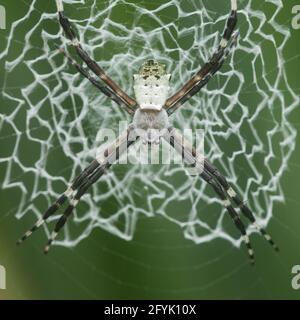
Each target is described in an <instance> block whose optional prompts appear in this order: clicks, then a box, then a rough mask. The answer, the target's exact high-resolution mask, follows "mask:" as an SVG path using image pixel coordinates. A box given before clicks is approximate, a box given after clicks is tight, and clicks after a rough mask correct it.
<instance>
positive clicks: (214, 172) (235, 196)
mask: <svg viewBox="0 0 300 320" xmlns="http://www.w3.org/2000/svg"><path fill="white" fill-rule="evenodd" d="M204 167H205V168H206V169H207V170H208V171H209V172H210V174H212V176H213V177H215V179H216V180H217V181H218V182H219V183H220V185H221V186H222V188H223V189H224V190H225V192H226V194H227V196H228V197H229V198H230V199H231V200H232V201H233V202H234V203H235V204H236V205H237V206H238V208H239V209H240V210H241V212H242V214H243V215H244V216H245V217H246V218H247V219H248V220H249V221H250V222H251V223H252V224H253V225H254V226H255V228H256V229H257V230H258V231H259V232H260V233H261V234H262V236H263V237H264V238H265V239H266V240H267V241H268V242H269V244H270V245H271V246H272V247H273V248H274V250H275V251H279V248H278V246H277V245H276V244H275V242H274V240H273V239H272V237H271V235H270V234H268V233H267V231H266V230H265V229H264V228H262V227H261V226H260V225H259V224H258V223H257V222H256V219H255V217H254V215H253V213H252V211H251V210H250V209H249V207H248V206H247V205H246V204H245V202H244V201H242V199H241V198H240V197H239V195H238V194H237V193H236V192H235V191H234V189H233V188H232V186H231V185H230V184H229V182H228V181H227V179H226V178H225V177H224V176H223V175H222V174H221V173H220V172H219V170H218V169H217V168H216V167H215V166H213V165H212V164H211V163H210V162H209V161H208V160H207V159H205V162H204Z"/></svg>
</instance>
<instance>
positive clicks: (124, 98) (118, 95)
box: [56, 0, 137, 113]
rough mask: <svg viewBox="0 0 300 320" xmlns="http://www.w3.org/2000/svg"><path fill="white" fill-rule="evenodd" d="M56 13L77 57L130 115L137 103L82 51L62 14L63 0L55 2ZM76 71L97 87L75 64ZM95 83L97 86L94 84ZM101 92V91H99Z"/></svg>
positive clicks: (70, 26) (68, 22)
mask: <svg viewBox="0 0 300 320" xmlns="http://www.w3.org/2000/svg"><path fill="white" fill-rule="evenodd" d="M56 6H57V12H58V19H59V23H60V25H61V27H62V28H63V30H64V32H65V34H66V36H67V37H68V38H69V39H70V40H71V44H72V46H73V47H74V48H75V50H76V53H77V55H78V56H79V58H80V59H81V60H83V61H84V62H85V64H86V65H87V67H88V68H89V69H90V70H91V71H92V72H93V73H94V74H95V75H96V76H97V77H98V78H99V79H100V80H101V81H103V82H104V83H105V84H106V85H107V86H108V88H107V89H104V90H105V91H106V92H109V94H110V95H111V93H113V96H114V97H115V100H116V99H118V100H119V101H121V102H122V103H123V104H125V105H126V107H127V109H128V110H129V111H130V113H133V111H134V110H135V109H136V106H137V103H136V101H135V100H134V99H133V98H131V97H130V96H129V95H127V94H126V93H125V92H124V91H123V90H122V89H121V88H120V87H119V86H118V85H117V84H116V83H115V82H114V81H113V80H112V79H111V78H110V77H109V76H108V75H107V74H106V73H105V72H104V70H103V69H102V68H101V67H100V66H99V65H98V63H97V62H96V61H95V60H93V59H92V58H91V57H90V56H89V54H88V53H87V52H86V51H85V50H84V49H83V47H82V45H81V44H80V42H79V39H78V38H77V36H76V33H75V31H74V29H73V27H72V25H71V23H70V21H69V19H68V18H67V17H66V16H65V13H64V5H63V0H56ZM72 64H74V63H72ZM74 66H75V67H76V69H77V70H78V71H79V72H80V73H81V74H82V75H84V76H85V77H86V78H88V79H89V80H90V81H91V82H93V84H94V85H95V86H96V87H97V86H98V87H99V84H98V83H97V81H93V78H92V77H91V76H89V75H88V74H87V73H86V72H85V71H82V68H81V67H80V66H78V65H76V64H74ZM95 83H97V84H95ZM100 90H101V91H102V92H103V89H100Z"/></svg>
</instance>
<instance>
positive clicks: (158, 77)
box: [133, 60, 171, 111]
mask: <svg viewBox="0 0 300 320" xmlns="http://www.w3.org/2000/svg"><path fill="white" fill-rule="evenodd" d="M133 77H134V87H133V88H134V93H135V97H136V101H137V103H138V105H139V107H140V108H141V109H142V110H156V111H160V110H161V109H162V108H163V106H164V105H165V102H166V101H167V99H168V93H169V80H170V78H171V75H170V74H167V73H166V66H165V65H164V64H161V63H159V62H157V61H154V60H148V61H147V62H145V63H144V64H143V65H142V67H141V68H140V70H139V73H138V74H135V75H134V76H133Z"/></svg>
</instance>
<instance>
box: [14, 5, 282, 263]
mask: <svg viewBox="0 0 300 320" xmlns="http://www.w3.org/2000/svg"><path fill="white" fill-rule="evenodd" d="M230 2H231V12H230V15H229V17H228V19H227V22H226V27H225V30H224V33H223V36H222V39H221V41H220V44H219V46H218V48H217V49H216V51H215V52H214V54H213V55H212V57H211V58H210V60H209V61H208V62H206V63H205V64H204V65H203V66H202V68H200V70H199V71H198V72H197V73H196V74H194V75H193V77H192V78H191V79H190V80H188V81H187V82H186V83H185V84H184V85H183V86H182V88H180V89H179V90H178V91H177V92H176V93H175V94H173V95H172V96H171V97H168V91H169V80H170V78H171V75H170V74H167V73H166V67H165V65H163V64H161V63H159V62H156V61H154V60H149V61H147V62H145V63H144V64H143V65H142V67H141V68H140V70H139V73H138V74H135V75H134V92H135V96H136V100H135V99H133V98H131V97H130V96H129V95H128V94H126V92H124V91H123V90H122V89H121V88H120V87H119V86H118V85H117V84H116V83H115V82H114V81H113V80H112V79H111V78H109V77H108V75H107V74H106V73H105V72H104V70H103V69H102V68H101V67H100V66H99V64H98V63H97V62H96V61H95V60H93V59H92V58H91V57H90V56H89V54H88V53H87V52H86V51H85V50H84V49H83V47H82V45H81V44H80V42H79V40H78V39H77V38H76V35H75V32H74V29H73V28H72V27H71V24H70V22H69V20H68V18H67V17H66V16H65V14H64V6H63V1H62V0H56V3H57V11H58V17H59V22H60V24H61V26H62V28H63V29H64V31H65V33H66V35H67V37H68V38H69V39H70V40H71V44H72V46H73V47H74V48H75V50H76V53H77V55H78V57H79V58H80V59H82V60H83V61H84V62H85V64H86V65H87V67H88V68H89V69H90V71H91V72H92V73H93V74H94V75H92V74H91V73H90V72H89V71H88V70H87V69H85V68H84V67H82V66H81V65H80V64H78V63H77V62H76V61H75V60H74V59H73V58H71V57H70V56H69V55H68V54H66V52H65V51H64V50H63V49H61V50H60V51H61V52H63V53H64V54H65V55H66V57H67V59H68V61H69V62H70V63H71V64H72V65H73V66H74V67H75V68H76V69H77V71H78V72H79V73H81V74H82V75H83V76H84V77H85V78H87V79H88V80H89V81H90V82H91V83H92V84H93V85H94V86H95V87H96V88H97V89H99V90H100V91H101V92H102V93H104V94H105V95H106V96H108V97H109V98H111V99H112V100H113V101H115V102H116V103H117V104H118V105H120V106H123V107H125V110H126V111H127V112H128V113H129V114H130V115H133V123H132V124H131V125H130V126H129V127H128V129H127V130H126V131H125V132H124V133H122V134H121V135H120V136H119V137H118V138H117V139H116V140H115V141H114V142H113V143H111V145H110V146H109V147H108V148H107V149H106V150H105V151H104V152H102V153H101V154H100V155H97V157H96V158H95V159H94V160H93V161H92V162H91V163H90V165H89V166H87V167H86V168H85V169H84V170H83V171H82V172H81V173H80V174H79V175H78V176H77V177H76V178H75V179H74V180H73V182H72V183H71V184H70V185H69V187H68V188H67V190H66V191H65V192H64V193H63V194H62V195H61V196H60V197H59V198H58V199H57V200H56V201H55V202H54V203H53V204H52V205H51V206H50V207H49V208H48V210H47V211H46V212H45V213H44V215H43V216H42V218H41V219H40V220H38V221H37V222H36V224H35V225H34V226H33V227H32V228H31V229H30V230H28V231H27V232H26V233H25V234H24V236H23V237H22V238H21V239H20V240H19V241H18V243H21V242H23V241H24V240H25V239H27V238H28V237H29V236H30V235H31V234H32V233H33V232H34V231H35V230H37V229H38V228H39V227H40V226H41V225H42V224H43V223H44V222H45V221H46V220H47V219H48V218H49V217H51V216H53V215H54V214H55V213H56V212H57V210H58V209H59V208H60V207H61V206H63V205H64V204H65V202H68V203H69V205H68V206H67V207H66V209H65V211H64V213H63V214H62V216H61V217H60V218H59V220H58V222H57V223H56V225H55V228H54V231H53V232H52V234H51V236H50V238H49V240H48V243H47V245H46V247H45V253H47V252H48V250H49V249H50V246H51V244H52V242H53V241H54V240H55V239H56V236H57V235H58V232H59V231H60V229H61V228H62V227H63V226H64V225H65V223H66V221H67V219H68V218H69V216H70V215H71V214H72V213H73V212H74V209H75V208H76V206H77V204H78V203H79V201H80V199H81V197H82V196H83V195H84V194H85V193H86V192H87V190H88V189H89V188H90V187H91V186H92V185H93V184H94V183H96V182H97V181H98V180H99V179H100V178H101V177H102V176H103V175H104V174H105V173H106V172H107V170H108V169H109V168H110V167H111V165H112V164H113V163H114V162H115V161H116V160H118V158H119V157H120V156H121V154H122V153H124V152H125V151H126V150H127V148H128V147H130V146H131V145H132V144H134V143H135V139H133V140H132V139H130V136H131V137H132V135H133V136H134V137H136V138H138V137H139V138H141V139H142V141H143V142H144V143H159V141H160V138H161V137H163V138H164V139H165V140H166V141H167V142H168V143H169V144H170V145H171V146H172V147H173V148H174V149H175V150H176V151H177V152H179V153H180V154H181V155H182V157H183V159H184V160H185V161H186V162H188V163H189V165H191V166H194V167H196V168H201V171H199V177H200V178H201V179H202V180H203V181H205V182H206V183H208V184H209V185H210V186H211V187H212V189H213V190H214V192H215V194H216V196H218V198H219V199H220V200H221V201H222V203H223V205H224V207H225V208H226V211H227V213H228V215H229V217H230V218H231V219H232V220H233V222H234V224H235V226H236V227H237V229H238V230H239V232H240V233H241V235H242V240H243V241H244V243H245V245H246V247H247V249H248V254H249V257H250V259H251V261H252V262H254V252H253V249H252V246H251V243H250V240H249V237H248V235H247V231H246V228H245V226H244V223H243V221H242V220H241V218H240V215H239V214H238V212H237V210H240V212H241V214H242V215H243V216H244V217H245V218H247V219H248V220H249V221H250V222H251V223H253V224H254V225H255V226H256V228H257V229H258V231H259V232H260V233H261V234H262V235H263V236H264V237H265V239H266V240H267V241H268V242H269V243H270V244H271V245H272V246H273V247H274V248H275V249H276V250H277V249H278V248H277V247H276V245H275V244H274V242H273V240H272V238H271V236H270V235H269V234H267V232H266V231H265V229H263V228H261V227H260V226H259V225H258V224H257V223H256V219H255V216H254V215H253V213H252V211H251V210H250V208H249V207H248V206H247V205H246V204H245V203H244V202H243V201H242V199H241V198H240V197H239V195H238V194H237V193H236V192H235V191H234V189H233V187H232V186H231V184H230V183H229V182H228V181H227V179H226V178H225V177H224V176H223V175H222V174H221V173H220V171H219V170H218V169H217V168H216V167H215V166H214V165H213V164H212V163H211V162H210V161H209V159H207V158H206V157H205V156H204V155H202V154H201V153H200V152H199V151H197V150H195V149H194V148H193V147H192V146H191V144H189V143H185V142H184V140H185V139H184V138H183V136H182V135H181V134H180V132H179V131H178V130H176V129H175V128H172V127H171V126H170V124H169V119H168V116H169V115H171V114H172V113H173V112H174V111H175V110H177V109H178V108H179V107H180V106H182V105H183V104H184V102H185V101H187V100H188V99H190V98H191V97H192V96H194V95H195V94H197V93H198V92H199V91H200V90H201V88H203V87H204V86H205V85H206V84H207V83H208V82H209V80H210V79H211V78H212V76H213V75H214V74H215V73H216V72H217V71H218V70H219V69H220V68H221V67H222V65H223V64H224V61H225V59H226V57H227V56H228V55H229V53H230V52H231V49H232V48H233V47H234V45H235V44H236V41H237V37H238V32H235V33H234V29H235V26H236V23H237V0H231V1H230ZM200 159H202V161H201V162H199V161H200ZM197 172H198V171H197Z"/></svg>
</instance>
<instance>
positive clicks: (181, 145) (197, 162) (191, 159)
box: [164, 128, 254, 264]
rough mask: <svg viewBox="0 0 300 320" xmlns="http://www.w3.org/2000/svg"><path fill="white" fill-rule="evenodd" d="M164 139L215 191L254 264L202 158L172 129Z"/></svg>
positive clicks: (245, 238)
mask: <svg viewBox="0 0 300 320" xmlns="http://www.w3.org/2000/svg"><path fill="white" fill-rule="evenodd" d="M164 139H165V140H166V141H167V142H168V143H169V144H170V145H171V146H172V147H173V148H174V149H175V150H176V151H177V152H178V153H179V154H181V155H182V157H183V159H184V160H185V161H186V162H187V163H189V164H190V165H192V166H193V167H194V168H195V169H196V170H197V174H198V175H199V176H200V177H201V178H202V179H203V180H204V181H205V182H207V183H208V184H209V185H210V186H211V187H212V188H213V190H214V191H215V193H216V194H217V196H218V197H219V198H220V199H221V201H222V203H223V205H224V207H225V208H226V210H227V212H228V214H229V216H230V218H231V219H232V220H233V222H234V224H235V226H236V227H237V229H238V230H239V232H240V233H241V235H242V240H243V242H244V243H245V245H246V247H247V250H248V256H249V258H250V261H251V264H254V251H253V248H252V246H251V243H250V239H249V237H248V235H247V231H246V228H245V226H244V224H243V222H242V220H241V219H240V217H239V215H238V214H237V212H236V210H235V209H234V207H233V206H232V204H231V201H230V200H229V198H228V195H227V194H226V192H225V191H224V189H223V188H222V185H221V184H220V183H219V181H218V180H216V179H215V178H214V176H213V175H212V174H211V173H210V172H209V171H208V170H207V168H206V167H205V162H204V163H202V160H203V159H204V158H203V156H202V155H201V154H200V153H198V152H197V151H196V150H195V149H194V148H193V146H192V145H191V144H190V143H189V142H188V141H186V140H185V139H184V137H183V136H182V135H181V134H180V133H179V132H178V131H177V130H175V129H174V128H169V130H168V133H166V135H165V136H164Z"/></svg>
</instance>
